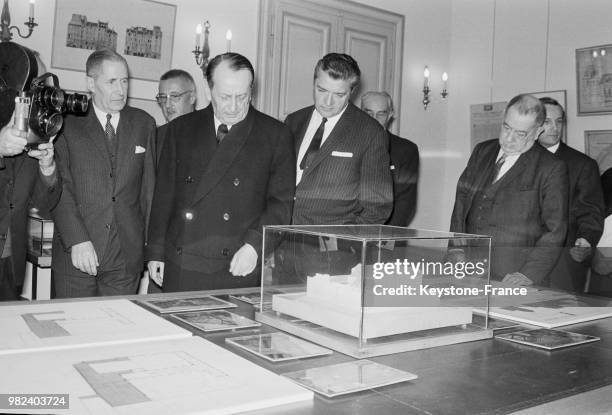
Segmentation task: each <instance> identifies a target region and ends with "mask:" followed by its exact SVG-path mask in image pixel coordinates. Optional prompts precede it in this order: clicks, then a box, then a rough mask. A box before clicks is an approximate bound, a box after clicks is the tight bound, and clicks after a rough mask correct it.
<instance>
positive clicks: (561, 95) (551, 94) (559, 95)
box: [529, 89, 567, 143]
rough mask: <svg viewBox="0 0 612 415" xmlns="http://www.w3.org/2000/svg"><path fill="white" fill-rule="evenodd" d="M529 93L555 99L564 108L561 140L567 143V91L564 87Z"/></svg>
mask: <svg viewBox="0 0 612 415" xmlns="http://www.w3.org/2000/svg"><path fill="white" fill-rule="evenodd" d="M529 94H531V95H533V96H534V97H536V98H544V97H548V98H552V99H554V100H555V101H557V102H558V103H559V104H561V106H562V107H563V110H565V114H566V115H565V122H566V126H565V128H564V129H563V137H561V141H563V142H564V143H567V92H566V90H565V89H560V90H557V91H542V92H529Z"/></svg>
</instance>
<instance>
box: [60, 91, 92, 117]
mask: <svg viewBox="0 0 612 415" xmlns="http://www.w3.org/2000/svg"><path fill="white" fill-rule="evenodd" d="M88 104H89V102H88V100H87V95H83V94H66V107H65V111H67V112H72V113H75V114H84V113H86V112H87V106H88Z"/></svg>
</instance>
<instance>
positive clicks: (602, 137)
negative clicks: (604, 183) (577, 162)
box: [584, 130, 612, 174]
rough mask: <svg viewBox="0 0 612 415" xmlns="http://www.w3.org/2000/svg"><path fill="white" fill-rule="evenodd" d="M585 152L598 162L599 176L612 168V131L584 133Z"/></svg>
mask: <svg viewBox="0 0 612 415" xmlns="http://www.w3.org/2000/svg"><path fill="white" fill-rule="evenodd" d="M584 152H585V153H586V155H587V156H589V157H591V158H592V159H593V160H595V161H596V162H597V165H598V166H599V174H603V173H604V172H605V171H606V170H608V169H609V168H611V167H612V130H591V131H585V132H584Z"/></svg>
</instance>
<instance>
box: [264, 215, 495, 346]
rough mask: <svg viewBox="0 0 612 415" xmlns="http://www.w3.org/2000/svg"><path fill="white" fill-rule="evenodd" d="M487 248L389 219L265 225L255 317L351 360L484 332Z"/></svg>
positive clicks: (488, 333)
mask: <svg viewBox="0 0 612 415" xmlns="http://www.w3.org/2000/svg"><path fill="white" fill-rule="evenodd" d="M490 247H491V238H490V237H486V236H479V235H468V234H456V233H447V232H436V231H426V230H416V229H407V228H401V227H395V226H384V225H333V226H267V227H264V243H263V249H262V250H263V253H262V257H263V259H264V261H263V265H262V268H263V269H262V287H261V289H262V293H261V294H262V295H261V304H260V312H258V313H257V314H256V319H257V320H259V321H261V322H263V323H266V324H268V325H271V326H274V327H276V328H279V329H281V330H283V331H286V332H289V333H292V334H295V335H298V336H300V337H303V338H305V339H308V340H311V341H313V342H316V343H319V344H321V345H323V346H326V347H330V348H332V349H335V350H337V351H339V352H342V353H345V354H348V355H351V356H354V357H358V358H362V357H369V356H376V355H382V354H390V353H396V352H400V351H407V350H416V349H422V348H427V347H433V346H439V345H446V344H453V343H460V342H465V341H473V340H479V339H485V338H490V337H492V330H490V329H489V328H488V327H487V326H488V307H489V295H490V294H489V291H490V283H489V262H490ZM487 287H489V288H487ZM270 302H271V304H270ZM474 310H477V312H478V314H479V315H478V316H474V314H473V313H474Z"/></svg>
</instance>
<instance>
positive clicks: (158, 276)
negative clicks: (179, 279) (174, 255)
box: [147, 261, 164, 287]
mask: <svg viewBox="0 0 612 415" xmlns="http://www.w3.org/2000/svg"><path fill="white" fill-rule="evenodd" d="M147 269H148V270H149V278H151V279H152V280H153V282H154V283H155V284H157V285H159V286H160V287H161V286H162V284H163V283H164V263H163V262H161V261H149V262H147Z"/></svg>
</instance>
